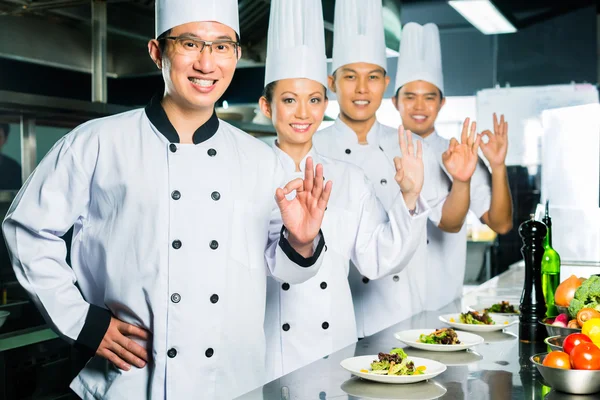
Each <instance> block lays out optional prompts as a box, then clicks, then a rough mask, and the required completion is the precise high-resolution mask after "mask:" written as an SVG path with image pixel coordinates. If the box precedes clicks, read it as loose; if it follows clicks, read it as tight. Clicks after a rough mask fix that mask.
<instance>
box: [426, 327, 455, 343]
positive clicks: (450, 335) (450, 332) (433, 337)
mask: <svg viewBox="0 0 600 400" xmlns="http://www.w3.org/2000/svg"><path fill="white" fill-rule="evenodd" d="M419 342H421V343H427V344H448V345H452V344H460V340H458V335H457V334H456V331H455V330H454V329H452V328H442V329H437V330H435V331H433V332H431V333H430V334H425V333H422V334H421V335H419Z"/></svg>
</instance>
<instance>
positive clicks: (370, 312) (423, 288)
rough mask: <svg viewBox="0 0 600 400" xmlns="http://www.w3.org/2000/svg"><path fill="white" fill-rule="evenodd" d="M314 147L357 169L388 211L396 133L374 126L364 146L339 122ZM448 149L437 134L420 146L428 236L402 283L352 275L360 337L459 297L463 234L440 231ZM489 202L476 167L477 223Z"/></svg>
mask: <svg viewBox="0 0 600 400" xmlns="http://www.w3.org/2000/svg"><path fill="white" fill-rule="evenodd" d="M413 137H414V138H415V139H417V140H422V139H420V138H417V137H415V136H413ZM313 142H314V145H315V148H316V149H317V151H319V152H320V153H321V154H323V155H326V156H328V157H332V158H337V159H341V160H347V161H348V162H351V163H352V164H355V165H358V166H359V167H361V168H362V169H363V171H364V172H365V174H366V175H367V177H368V178H369V179H370V180H371V181H373V182H374V184H375V190H376V192H377V197H378V198H379V199H380V200H381V201H382V203H383V204H384V206H386V207H389V204H390V203H389V199H390V198H392V196H394V195H395V193H396V192H397V191H399V188H398V187H397V186H393V185H389V184H388V183H389V181H390V178H391V179H393V176H394V173H395V172H394V171H395V169H394V164H393V157H395V156H398V157H401V152H400V146H399V145H398V134H397V130H396V129H394V128H390V127H387V126H385V125H381V124H379V123H378V122H376V123H375V124H374V125H373V127H372V128H371V130H370V131H369V133H368V135H367V142H368V145H360V144H358V140H357V138H356V134H355V133H354V132H353V131H352V129H350V128H349V127H348V126H347V125H346V124H344V123H343V122H342V121H341V120H340V119H339V117H338V119H337V120H336V122H335V124H334V125H332V126H331V127H329V128H326V129H323V130H322V131H320V132H317V134H316V135H315V138H314V139H313ZM448 144H449V142H448V141H447V140H446V139H443V138H442V137H440V136H439V135H438V134H437V133H434V134H432V135H430V136H429V137H428V138H427V139H426V140H423V163H424V168H425V183H424V186H423V191H422V192H421V196H423V198H424V199H425V200H426V202H427V204H428V206H429V207H430V213H429V216H428V222H427V234H426V235H423V236H422V238H421V243H420V246H419V248H418V249H417V251H416V253H415V255H414V256H413V259H412V260H411V262H410V263H409V265H408V266H407V267H406V268H405V269H404V270H403V271H402V272H401V273H400V274H399V278H400V279H399V280H398V281H397V282H396V281H394V280H393V279H390V277H386V278H382V279H379V280H376V281H370V280H367V279H364V277H362V276H361V274H360V273H359V272H358V271H357V270H356V269H355V268H351V270H350V283H351V288H352V295H353V299H354V308H355V313H356V321H357V328H358V335H359V337H364V336H369V335H372V334H374V333H377V332H379V331H381V330H383V329H385V328H387V327H389V326H391V325H393V324H395V323H397V322H400V321H402V320H404V319H406V318H408V317H410V316H412V315H414V314H417V313H419V312H421V311H423V310H437V309H439V308H440V307H442V306H444V305H446V304H448V303H450V302H451V301H453V300H454V299H455V298H457V297H458V296H460V295H461V291H462V286H463V280H464V271H465V264H466V228H463V230H462V231H461V232H460V233H445V232H442V231H441V230H440V229H439V228H438V225H439V222H440V220H441V216H442V207H443V205H444V202H445V200H446V198H447V197H448V194H449V192H450V189H451V180H450V179H449V178H448V175H447V174H446V173H445V171H444V170H443V168H442V165H443V164H442V159H441V156H442V153H443V152H444V151H446V149H447V148H448ZM348 150H349V152H348ZM378 182H379V184H378ZM384 182H385V184H383V183H384ZM490 202H491V185H490V175H489V171H488V170H487V169H486V167H485V165H484V164H483V162H480V163H479V165H478V166H477V169H476V171H475V174H474V175H473V178H472V179H471V209H472V210H473V211H474V212H475V213H476V214H477V216H478V217H481V216H482V215H483V214H484V213H485V212H486V211H487V210H488V209H489V206H490ZM390 294H391V295H390Z"/></svg>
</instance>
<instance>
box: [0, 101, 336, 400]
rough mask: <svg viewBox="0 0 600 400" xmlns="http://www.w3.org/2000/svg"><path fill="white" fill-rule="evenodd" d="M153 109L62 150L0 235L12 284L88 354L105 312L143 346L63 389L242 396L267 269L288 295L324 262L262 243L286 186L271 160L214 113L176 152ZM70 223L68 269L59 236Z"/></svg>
mask: <svg viewBox="0 0 600 400" xmlns="http://www.w3.org/2000/svg"><path fill="white" fill-rule="evenodd" d="M160 98H161V97H160V96H157V97H155V98H153V100H152V101H151V102H150V104H149V105H148V106H147V107H146V109H138V110H134V111H130V112H126V113H123V114H119V115H115V116H111V117H107V118H103V119H99V120H93V121H90V122H88V123H86V124H83V125H81V126H80V127H78V128H76V129H75V130H74V131H72V132H71V133H70V134H68V135H66V136H65V137H63V138H62V139H61V140H59V141H58V142H57V143H56V145H55V146H54V147H53V148H52V149H51V150H50V152H49V153H48V154H47V155H46V157H44V159H43V160H42V161H41V163H40V164H39V166H38V167H37V168H36V170H35V171H34V173H33V174H32V175H31V177H30V178H29V179H28V180H27V182H26V183H25V185H24V186H23V188H22V189H21V191H20V192H19V194H18V196H17V197H16V199H15V201H14V203H13V204H12V206H11V208H10V210H9V212H8V214H7V216H6V219H5V221H4V223H3V230H4V236H5V237H6V241H7V243H8V247H9V250H10V252H11V255H12V262H13V266H14V269H15V271H16V274H17V278H18V279H19V282H20V283H21V284H22V285H23V286H24V288H25V289H26V290H27V291H28V292H29V294H30V295H31V297H32V299H33V300H34V302H35V303H36V304H37V306H38V307H39V308H40V310H41V311H42V313H43V314H44V315H45V317H46V318H47V320H48V321H49V322H50V323H51V324H52V325H53V326H54V328H55V329H56V330H57V331H58V332H59V333H60V335H61V336H62V337H64V338H65V339H67V340H68V341H69V342H75V343H76V344H82V345H84V346H87V347H89V348H90V349H92V350H94V351H95V349H96V348H97V346H98V345H99V343H100V341H101V339H102V336H103V335H104V333H105V331H106V328H107V327H108V320H109V319H110V314H112V315H114V316H115V317H116V318H118V319H120V320H122V321H125V322H127V323H130V324H134V325H137V326H140V327H142V328H144V329H146V330H148V331H150V332H151V334H152V339H151V341H150V343H147V344H145V343H142V345H146V347H147V348H148V350H149V356H150V358H151V360H150V361H149V363H148V365H147V366H146V367H144V368H141V369H138V368H136V367H132V369H131V370H130V371H122V370H119V369H118V368H116V367H115V366H114V365H112V364H111V363H109V362H108V361H106V360H105V359H103V358H101V357H98V356H95V357H94V358H92V360H91V361H90V362H89V363H88V364H87V365H86V367H85V368H84V369H83V370H82V371H81V372H80V374H79V375H78V376H77V377H76V378H75V379H74V381H73V382H72V384H71V388H72V389H73V390H74V391H75V393H77V394H78V395H79V396H80V397H82V398H84V399H90V400H91V399H100V398H102V399H127V400H132V399H165V398H166V399H185V398H202V399H213V398H219V399H221V398H223V399H227V398H232V397H234V396H236V395H239V394H242V393H244V392H247V391H249V390H251V389H253V388H254V387H256V386H258V385H259V384H260V383H262V382H263V381H264V373H265V370H264V367H265V365H264V349H265V341H264V331H263V322H264V310H265V297H266V272H267V271H266V268H265V259H266V261H267V264H268V266H269V270H270V273H271V274H272V275H273V276H275V277H276V278H278V279H282V280H285V281H286V282H292V283H297V282H302V281H304V280H306V279H308V278H310V277H312V276H314V275H315V274H316V273H317V271H318V267H319V265H320V263H321V262H322V258H323V257H322V253H321V248H322V247H323V245H324V243H323V241H322V240H321V241H320V242H319V245H318V246H317V249H316V250H315V256H313V257H311V258H310V259H304V258H302V257H300V256H299V255H298V254H297V253H295V252H293V250H291V247H290V246H289V243H287V240H286V239H283V240H281V241H279V240H278V239H279V235H278V234H277V233H275V234H274V235H273V236H272V237H270V238H269V237H268V233H267V232H268V230H269V225H270V223H272V224H273V225H278V224H279V226H281V225H280V224H281V223H280V222H275V221H270V218H271V215H272V213H273V209H274V208H276V205H275V202H274V193H275V189H276V187H278V186H280V185H281V184H282V183H283V181H282V178H283V175H282V174H278V173H277V171H278V170H279V169H278V168H276V163H277V159H276V157H275V156H274V154H273V151H272V150H271V149H270V148H269V147H268V146H267V145H265V144H263V143H261V142H259V141H258V140H256V139H254V138H252V137H251V136H249V135H247V134H245V133H243V132H242V131H240V130H238V129H236V128H234V127H232V126H231V125H229V124H227V123H225V122H223V121H220V120H218V119H217V117H216V115H214V114H213V116H212V118H211V119H209V121H208V122H207V123H205V124H204V125H203V126H202V127H200V128H199V129H198V130H197V131H196V133H195V135H194V143H195V144H179V139H178V135H177V132H176V131H175V129H174V128H173V126H172V125H171V123H170V122H169V120H168V118H167V115H166V113H165V112H164V110H163V109H162V106H161V105H160ZM273 214H275V215H277V213H273ZM73 224H74V225H75V226H74V234H73V244H72V253H71V262H72V269H71V268H69V266H68V265H67V264H66V262H65V253H66V249H65V243H64V242H63V240H62V239H61V238H60V236H62V235H63V234H64V233H65V232H66V231H67V230H68V229H69V228H70V227H71V226H72V225H73ZM281 236H282V237H283V234H282V235H281ZM320 237H321V236H320ZM321 239H322V237H321ZM278 243H279V244H278ZM320 253H321V255H319V254H320ZM289 257H292V258H294V260H296V261H297V262H298V263H300V264H303V265H302V266H300V265H297V264H296V263H294V262H292V261H290V259H289ZM315 259H316V260H315ZM311 265H312V266H311ZM75 283H77V286H76V285H75ZM78 288H79V290H78Z"/></svg>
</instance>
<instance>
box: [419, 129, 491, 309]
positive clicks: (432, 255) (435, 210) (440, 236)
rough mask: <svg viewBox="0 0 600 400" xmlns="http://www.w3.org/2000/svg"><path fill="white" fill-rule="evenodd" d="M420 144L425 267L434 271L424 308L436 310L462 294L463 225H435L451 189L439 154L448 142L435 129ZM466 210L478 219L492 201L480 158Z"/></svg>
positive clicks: (487, 173)
mask: <svg viewBox="0 0 600 400" xmlns="http://www.w3.org/2000/svg"><path fill="white" fill-rule="evenodd" d="M423 141H424V147H425V148H426V150H427V152H428V154H433V155H434V157H428V158H427V161H426V163H427V169H426V172H427V171H430V173H429V174H427V175H426V178H425V188H424V190H423V194H424V196H425V197H426V198H427V201H428V203H429V206H430V207H431V208H432V211H431V214H430V216H429V222H428V226H427V237H428V241H429V245H428V246H427V263H428V266H427V269H428V270H429V271H435V276H436V279H433V280H429V281H428V284H427V302H426V303H425V305H426V309H427V310H437V309H439V308H441V307H443V306H445V305H447V304H448V303H450V302H452V301H454V299H456V298H457V297H460V296H462V288H463V283H464V278H465V267H466V262H467V224H466V223H465V224H464V225H463V227H462V229H461V230H460V231H459V232H457V233H448V232H444V231H442V230H441V229H440V228H438V225H439V223H440V220H441V218H442V206H443V204H444V201H445V199H446V198H447V197H448V194H449V193H450V190H451V189H452V178H451V176H450V174H448V173H447V171H446V169H445V168H444V164H443V163H442V154H443V153H444V152H445V151H446V150H447V149H448V146H449V145H450V141H449V140H448V139H444V138H442V137H441V136H440V135H439V134H438V133H437V132H434V133H432V134H431V135H429V136H427V137H426V138H425V139H424V140H423ZM470 200H471V201H470V206H469V209H470V210H471V211H473V212H474V213H475V215H476V216H477V217H478V218H481V217H482V216H483V214H485V213H486V212H487V211H488V210H489V209H490V204H491V201H492V187H491V174H490V172H489V170H488V169H487V167H486V165H485V164H484V163H483V161H482V160H481V159H479V162H478V163H477V167H476V168H475V172H474V173H473V176H472V177H471V192H470Z"/></svg>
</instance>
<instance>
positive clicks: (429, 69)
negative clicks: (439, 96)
mask: <svg viewBox="0 0 600 400" xmlns="http://www.w3.org/2000/svg"><path fill="white" fill-rule="evenodd" d="M413 81H426V82H429V83H432V84H434V85H435V86H437V88H438V89H440V90H441V91H442V93H443V92H444V75H443V72H442V50H441V47H440V32H439V30H438V27H437V25H435V24H425V25H423V26H421V25H419V24H417V23H414V22H409V23H408V24H406V25H404V28H403V29H402V36H401V38H400V50H399V55H398V68H397V70H396V84H395V86H394V92H397V91H398V89H400V87H402V86H404V85H406V84H407V83H409V82H413Z"/></svg>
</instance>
